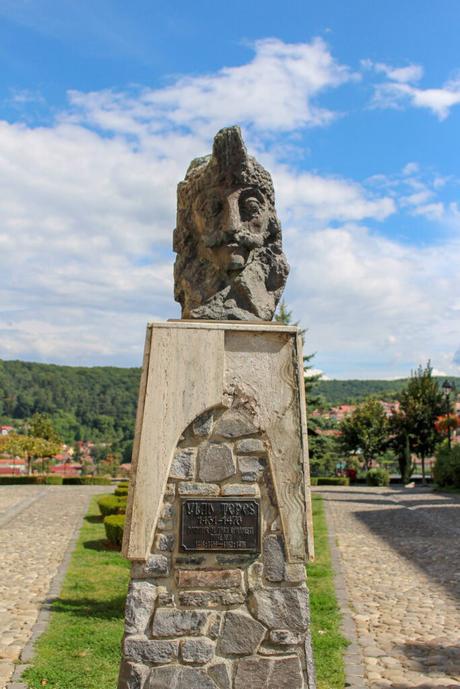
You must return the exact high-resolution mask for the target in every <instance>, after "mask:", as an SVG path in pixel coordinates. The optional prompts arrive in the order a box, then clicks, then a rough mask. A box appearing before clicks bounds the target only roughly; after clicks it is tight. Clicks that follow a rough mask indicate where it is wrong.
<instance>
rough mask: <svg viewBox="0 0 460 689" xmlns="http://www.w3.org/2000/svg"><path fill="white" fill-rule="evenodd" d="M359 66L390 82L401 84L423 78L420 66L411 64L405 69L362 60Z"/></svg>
mask: <svg viewBox="0 0 460 689" xmlns="http://www.w3.org/2000/svg"><path fill="white" fill-rule="evenodd" d="M361 64H362V66H363V67H364V68H365V69H373V70H375V71H376V72H379V73H381V74H385V76H387V77H388V78H389V79H391V80H392V81H397V82H399V83H401V84H408V83H412V82H416V81H420V79H421V78H422V76H423V67H422V66H421V65H414V64H411V65H406V66H405V67H391V66H390V65H387V64H385V63H384V62H372V60H362V61H361Z"/></svg>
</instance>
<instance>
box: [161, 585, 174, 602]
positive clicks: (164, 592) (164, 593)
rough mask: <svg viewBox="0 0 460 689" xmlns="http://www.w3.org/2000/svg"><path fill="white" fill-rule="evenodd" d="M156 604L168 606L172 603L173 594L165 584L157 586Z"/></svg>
mask: <svg viewBox="0 0 460 689" xmlns="http://www.w3.org/2000/svg"><path fill="white" fill-rule="evenodd" d="M157 605H161V606H168V607H171V606H172V605H174V594H173V593H172V592H171V591H168V589H167V588H166V586H159V587H158V599H157Z"/></svg>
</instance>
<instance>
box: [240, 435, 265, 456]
mask: <svg viewBox="0 0 460 689" xmlns="http://www.w3.org/2000/svg"><path fill="white" fill-rule="evenodd" d="M235 451H236V452H237V454H240V455H254V454H259V455H260V454H263V453H264V452H265V445H264V443H263V441H262V440H261V439H260V438H244V440H239V441H238V442H237V443H236V445H235Z"/></svg>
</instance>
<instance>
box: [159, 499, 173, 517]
mask: <svg viewBox="0 0 460 689" xmlns="http://www.w3.org/2000/svg"><path fill="white" fill-rule="evenodd" d="M175 516H176V508H175V506H174V505H171V504H170V503H169V502H167V503H165V504H164V505H163V508H162V510H161V519H165V520H166V519H174V517H175Z"/></svg>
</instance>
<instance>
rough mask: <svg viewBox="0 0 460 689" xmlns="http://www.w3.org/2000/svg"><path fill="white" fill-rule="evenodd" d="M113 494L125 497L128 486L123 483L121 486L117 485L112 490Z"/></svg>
mask: <svg viewBox="0 0 460 689" xmlns="http://www.w3.org/2000/svg"><path fill="white" fill-rule="evenodd" d="M114 494H115V495H118V496H120V497H126V496H127V495H128V486H127V485H123V486H117V487H116V488H115V491H114Z"/></svg>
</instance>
